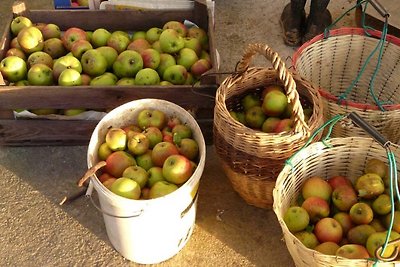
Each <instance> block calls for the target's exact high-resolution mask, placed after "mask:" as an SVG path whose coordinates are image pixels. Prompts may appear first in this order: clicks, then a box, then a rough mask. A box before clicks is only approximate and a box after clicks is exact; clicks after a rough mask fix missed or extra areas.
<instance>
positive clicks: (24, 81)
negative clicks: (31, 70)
mask: <svg viewBox="0 0 400 267" xmlns="http://www.w3.org/2000/svg"><path fill="white" fill-rule="evenodd" d="M14 85H15V86H27V85H29V82H28V80H19V81H18V82H16V83H15V84H14Z"/></svg>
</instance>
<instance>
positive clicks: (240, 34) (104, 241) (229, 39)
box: [0, 0, 355, 267]
mask: <svg viewBox="0 0 400 267" xmlns="http://www.w3.org/2000/svg"><path fill="white" fill-rule="evenodd" d="M287 2H288V1H283V0H280V1H265V0H253V1H246V0H217V1H216V2H215V21H216V26H215V38H216V47H217V49H218V51H219V53H220V56H221V71H233V70H234V67H235V64H236V62H237V61H238V60H239V59H240V57H241V55H242V51H243V49H244V48H245V46H246V45H247V44H248V43H253V42H263V43H267V44H268V45H270V46H271V47H272V48H273V49H275V50H276V51H277V52H278V53H279V54H280V56H281V57H282V58H284V59H285V60H286V61H287V64H288V66H290V59H289V57H290V56H291V55H292V54H293V52H294V51H295V50H294V48H290V47H287V46H285V45H284V44H283V41H282V33H281V29H280V27H279V23H278V21H279V15H280V12H281V11H282V9H283V7H284V5H285V4H286V3H287ZM353 2H355V1H350V0H335V1H331V3H330V6H329V9H330V10H331V12H332V15H333V16H334V17H337V16H339V15H341V14H342V13H343V12H344V11H345V10H347V9H348V8H349V7H351V6H352V5H353V4H354V3H353ZM12 3H13V1H12V0H2V1H1V9H0V22H1V29H4V26H3V25H6V23H9V21H10V16H11V5H12ZM26 3H27V6H28V8H32V9H51V8H53V5H52V1H51V0H31V1H26ZM353 14H354V13H351V14H350V15H349V16H346V17H345V19H344V20H343V21H341V22H340V23H339V25H343V24H346V25H354V24H355V22H354V16H353ZM254 64H255V65H256V66H269V63H268V62H266V60H265V59H264V58H263V57H261V56H260V57H256V59H255V61H254ZM0 97H1V94H0ZM86 149H87V147H86V146H71V147H46V146H44V147H0V195H1V197H0V214H1V215H0V233H1V234H0V243H1V246H0V266H21V267H23V266H136V264H135V263H132V262H130V261H128V260H125V259H124V258H123V257H122V256H121V255H120V254H119V253H118V252H116V251H115V250H114V248H113V247H112V245H111V244H110V242H109V240H108V237H107V234H106V231H105V226H104V222H103V217H102V215H101V213H100V212H98V211H97V210H96V209H95V208H94V207H93V206H92V204H91V203H90V202H89V201H88V200H87V199H85V198H80V199H78V200H76V201H75V202H73V203H71V204H68V205H64V206H59V204H58V203H59V201H60V199H61V198H62V197H63V196H64V195H65V194H68V193H70V192H73V191H74V190H75V189H76V188H77V187H76V181H77V180H78V178H79V177H81V176H82V174H83V173H84V172H85V171H86V168H87V166H86ZM282 238H283V236H282V231H281V228H280V226H279V224H278V222H277V220H276V217H275V214H274V212H273V211H272V210H263V209H260V208H256V207H253V206H250V205H247V204H246V203H245V202H244V201H243V200H242V199H241V198H240V197H239V196H238V194H237V193H236V192H235V191H233V189H232V187H231V185H230V183H229V181H228V179H227V177H226V176H225V175H224V173H223V171H222V169H221V166H220V164H219V162H218V159H217V158H216V154H215V152H214V147H213V146H208V147H207V160H206V166H205V170H204V174H203V176H202V179H201V183H200V190H199V200H198V209H197V218H196V225H195V228H194V232H193V235H192V237H191V238H190V240H189V241H188V243H187V245H186V246H185V247H184V248H183V249H182V250H181V251H180V252H179V253H178V254H177V255H176V256H174V257H173V258H171V259H170V260H168V261H165V262H163V263H162V264H159V265H157V266H294V263H293V261H292V259H291V256H290V254H289V253H288V251H287V249H286V246H285V243H284V241H283V240H282ZM155 253H156V252H155Z"/></svg>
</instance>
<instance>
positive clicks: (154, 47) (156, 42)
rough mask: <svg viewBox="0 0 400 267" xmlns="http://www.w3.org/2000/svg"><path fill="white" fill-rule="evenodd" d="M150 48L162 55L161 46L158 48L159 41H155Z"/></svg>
mask: <svg viewBox="0 0 400 267" xmlns="http://www.w3.org/2000/svg"><path fill="white" fill-rule="evenodd" d="M151 48H153V49H154V50H156V51H157V52H158V53H160V54H161V53H162V50H161V46H160V40H157V41H155V42H154V43H152V44H151Z"/></svg>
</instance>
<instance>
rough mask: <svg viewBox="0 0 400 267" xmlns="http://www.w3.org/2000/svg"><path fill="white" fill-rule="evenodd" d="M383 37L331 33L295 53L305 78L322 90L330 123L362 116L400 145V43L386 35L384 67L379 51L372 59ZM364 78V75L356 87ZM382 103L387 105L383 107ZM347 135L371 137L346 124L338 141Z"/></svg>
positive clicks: (352, 32)
mask: <svg viewBox="0 0 400 267" xmlns="http://www.w3.org/2000/svg"><path fill="white" fill-rule="evenodd" d="M381 35H382V32H380V31H377V30H370V29H368V30H366V29H363V28H339V29H336V30H331V31H329V33H328V34H327V36H326V35H324V34H321V35H318V36H316V37H314V38H313V39H312V40H310V41H309V42H307V43H305V44H303V45H302V46H301V47H300V48H299V49H298V50H297V51H296V52H295V54H294V57H293V66H294V68H295V70H296V72H297V73H298V74H299V75H301V76H302V77H303V78H304V79H306V80H308V81H310V82H311V83H312V84H313V85H314V86H316V87H318V88H319V91H320V93H321V95H322V99H323V104H324V112H325V120H329V119H330V118H332V117H333V116H335V115H337V114H344V113H350V112H357V113H358V114H360V116H361V117H362V118H363V119H364V120H366V121H367V122H368V123H369V124H370V125H372V126H374V127H375V128H376V129H377V130H378V131H379V132H380V133H382V135H383V136H385V137H386V138H387V139H389V140H391V141H392V142H395V143H398V142H399V141H400V131H397V127H398V125H399V123H400V91H399V90H400V39H399V38H397V37H395V36H392V35H387V36H386V41H385V42H384V45H383V47H384V50H383V54H382V57H381V59H380V61H379V63H380V65H377V64H378V59H379V56H378V55H379V50H378V51H376V52H375V54H373V56H372V57H370V55H371V54H372V52H373V51H374V50H375V49H376V48H377V47H378V44H379V42H380V41H381ZM382 40H383V39H382ZM368 60H369V61H368ZM377 66H378V68H377ZM376 69H377V70H378V71H377V72H376V75H375V74H374V72H375V70H376ZM358 75H361V76H360V77H359V79H358V81H357V82H356V80H357V76H358ZM373 77H374V80H373V83H371V79H372V78H373ZM353 83H354V86H353ZM371 85H372V86H371ZM350 88H352V89H350ZM371 88H372V89H373V90H371ZM370 90H371V91H372V93H371V92H370ZM377 101H378V102H380V103H382V105H381V107H378V105H377ZM347 136H364V137H365V136H366V134H365V132H363V131H362V130H361V129H360V128H358V127H356V126H355V125H354V124H352V123H351V122H350V121H349V120H345V121H342V122H341V123H340V124H337V125H336V126H335V127H334V129H333V132H332V137H347Z"/></svg>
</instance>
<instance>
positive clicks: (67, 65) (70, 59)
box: [53, 55, 82, 81]
mask: <svg viewBox="0 0 400 267" xmlns="http://www.w3.org/2000/svg"><path fill="white" fill-rule="evenodd" d="M65 69H74V70H77V71H78V72H79V73H81V72H82V65H81V62H80V61H79V59H77V58H76V57H74V56H72V55H65V56H62V57H60V58H58V59H56V60H55V61H54V64H53V77H54V80H56V81H58V78H59V76H60V74H61V72H63V71H64V70H65Z"/></svg>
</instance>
